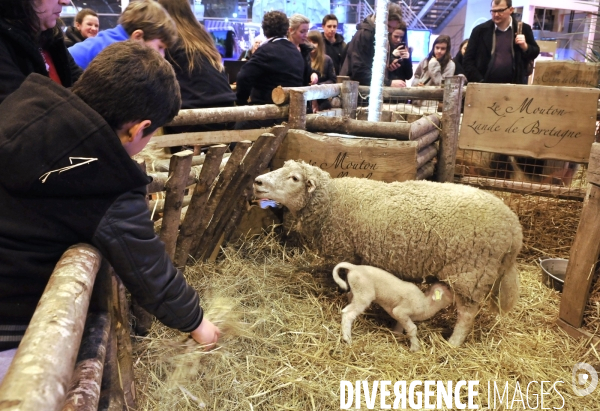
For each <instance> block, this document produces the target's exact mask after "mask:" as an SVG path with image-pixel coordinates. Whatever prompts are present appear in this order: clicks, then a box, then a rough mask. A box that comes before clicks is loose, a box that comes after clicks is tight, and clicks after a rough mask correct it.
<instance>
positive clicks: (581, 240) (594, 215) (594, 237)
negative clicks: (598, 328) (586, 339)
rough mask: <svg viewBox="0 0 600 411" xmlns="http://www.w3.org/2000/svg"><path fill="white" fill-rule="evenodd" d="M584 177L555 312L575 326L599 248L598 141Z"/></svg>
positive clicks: (583, 307) (599, 174)
mask: <svg viewBox="0 0 600 411" xmlns="http://www.w3.org/2000/svg"><path fill="white" fill-rule="evenodd" d="M587 178H588V183H590V189H589V191H588V193H587V196H586V199H585V201H584V203H583V210H582V211H581V218H580V220H579V226H578V227H577V233H576V234H575V241H574V242H573V245H572V246H571V251H570V254H569V264H568V265H567V273H566V277H565V285H564V287H563V293H562V298H561V301H560V312H559V318H560V319H561V320H563V321H564V322H566V323H567V324H570V325H571V326H573V327H576V328H579V327H581V325H582V322H583V313H584V310H585V305H586V303H587V300H588V297H589V292H590V287H591V285H592V279H593V277H594V267H595V265H596V262H597V261H598V253H599V252H600V143H594V144H592V151H591V153H590V161H589V165H588V172H587Z"/></svg>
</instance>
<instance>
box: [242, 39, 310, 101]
mask: <svg viewBox="0 0 600 411" xmlns="http://www.w3.org/2000/svg"><path fill="white" fill-rule="evenodd" d="M305 76H306V63H305V59H304V57H303V56H302V54H300V53H299V52H298V49H297V48H296V46H295V45H294V44H293V43H292V42H291V41H289V40H288V39H286V38H283V37H279V38H272V39H270V40H269V41H268V42H266V43H264V44H262V45H261V46H260V47H259V48H258V49H256V51H255V52H254V54H253V55H252V58H251V59H250V60H248V62H247V63H246V64H244V65H243V66H242V68H241V69H240V72H239V73H238V76H237V86H236V87H237V104H238V105H239V106H240V105H245V104H248V97H250V98H251V100H252V104H273V99H272V98H271V93H272V92H273V89H274V88H276V87H277V86H281V87H301V86H307V85H308V82H307V81H305ZM309 76H310V74H309Z"/></svg>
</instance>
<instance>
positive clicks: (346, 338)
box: [342, 335, 352, 344]
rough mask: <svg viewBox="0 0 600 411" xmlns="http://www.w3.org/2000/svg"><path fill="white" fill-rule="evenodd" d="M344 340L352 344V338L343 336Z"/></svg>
mask: <svg viewBox="0 0 600 411" xmlns="http://www.w3.org/2000/svg"><path fill="white" fill-rule="evenodd" d="M342 339H343V340H344V341H346V342H347V343H348V344H352V338H350V337H348V336H345V335H343V336H342Z"/></svg>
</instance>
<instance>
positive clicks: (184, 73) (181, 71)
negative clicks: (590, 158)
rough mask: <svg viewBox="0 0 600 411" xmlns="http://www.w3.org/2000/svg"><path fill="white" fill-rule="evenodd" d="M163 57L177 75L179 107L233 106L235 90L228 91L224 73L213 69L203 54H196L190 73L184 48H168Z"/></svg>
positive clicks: (228, 86)
mask: <svg viewBox="0 0 600 411" xmlns="http://www.w3.org/2000/svg"><path fill="white" fill-rule="evenodd" d="M166 58H167V60H168V61H169V63H171V65H172V66H173V68H174V69H175V74H176V75H177V81H178V82H179V88H180V89H181V108H182V109H189V108H208V107H227V106H233V103H234V101H235V93H234V92H233V90H231V86H230V85H229V81H228V79H227V73H225V71H218V70H217V69H215V68H214V67H213V66H212V64H210V62H209V61H208V59H207V58H206V57H204V56H203V55H201V54H198V55H197V59H196V60H197V61H196V62H195V64H194V69H193V71H192V72H191V73H190V71H189V60H188V58H187V55H186V54H185V50H184V49H183V47H177V48H174V49H169V51H168V52H167V55H166Z"/></svg>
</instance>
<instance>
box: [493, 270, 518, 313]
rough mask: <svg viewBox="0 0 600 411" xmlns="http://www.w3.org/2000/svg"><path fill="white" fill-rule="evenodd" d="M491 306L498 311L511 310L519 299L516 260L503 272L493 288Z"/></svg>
mask: <svg viewBox="0 0 600 411" xmlns="http://www.w3.org/2000/svg"><path fill="white" fill-rule="evenodd" d="M493 294H494V295H493V298H492V302H493V304H492V305H493V306H494V308H495V309H496V310H497V311H498V312H499V313H501V314H502V313H505V312H508V311H510V310H512V309H513V308H514V307H515V305H517V301H519V271H518V270H517V264H516V262H513V263H512V265H510V267H508V268H507V269H506V271H505V272H504V276H503V277H502V279H501V280H500V282H499V284H498V283H497V284H496V285H494V288H493Z"/></svg>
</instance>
